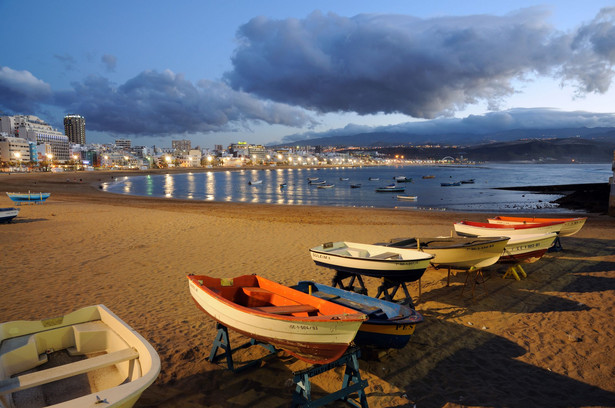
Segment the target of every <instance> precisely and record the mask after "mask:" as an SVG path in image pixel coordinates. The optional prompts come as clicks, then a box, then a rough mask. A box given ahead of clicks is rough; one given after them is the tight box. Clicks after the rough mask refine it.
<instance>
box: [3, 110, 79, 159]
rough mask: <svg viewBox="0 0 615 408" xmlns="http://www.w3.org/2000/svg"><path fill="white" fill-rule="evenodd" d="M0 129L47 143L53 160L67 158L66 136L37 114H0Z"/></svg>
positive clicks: (39, 142)
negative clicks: (0, 115)
mask: <svg viewBox="0 0 615 408" xmlns="http://www.w3.org/2000/svg"><path fill="white" fill-rule="evenodd" d="M0 131H1V132H6V133H8V134H9V136H14V137H20V138H23V139H26V140H27V141H29V142H33V143H36V144H37V145H48V146H49V149H50V152H49V153H50V154H52V155H53V160H54V161H55V160H57V161H60V162H64V161H66V160H68V159H69V141H68V137H67V136H66V135H64V134H62V133H61V132H60V131H58V130H57V129H54V128H52V127H51V126H50V125H49V124H47V123H45V122H44V121H43V120H42V119H41V118H39V117H37V116H34V115H15V116H2V117H0Z"/></svg>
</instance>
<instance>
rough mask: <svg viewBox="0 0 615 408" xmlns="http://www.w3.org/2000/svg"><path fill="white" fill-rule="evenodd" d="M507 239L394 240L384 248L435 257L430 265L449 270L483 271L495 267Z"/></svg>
mask: <svg viewBox="0 0 615 408" xmlns="http://www.w3.org/2000/svg"><path fill="white" fill-rule="evenodd" d="M508 241H509V237H475V238H462V237H429V238H395V239H392V240H391V241H390V242H389V243H387V244H383V245H386V246H387V247H394V248H413V249H418V250H419V251H423V252H426V253H428V254H431V255H433V256H434V258H433V259H432V260H431V264H432V265H435V266H436V267H439V268H440V267H444V268H452V269H469V268H472V267H474V268H477V269H479V268H485V267H487V266H490V265H493V264H494V263H496V262H497V261H498V260H499V259H500V256H501V255H502V252H503V251H504V248H505V247H506V244H507V243H508Z"/></svg>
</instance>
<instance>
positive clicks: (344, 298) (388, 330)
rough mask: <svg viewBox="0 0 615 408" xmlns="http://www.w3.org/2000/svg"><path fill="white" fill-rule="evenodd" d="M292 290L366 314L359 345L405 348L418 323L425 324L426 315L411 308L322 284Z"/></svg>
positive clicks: (357, 339)
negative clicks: (423, 322) (424, 317)
mask: <svg viewBox="0 0 615 408" xmlns="http://www.w3.org/2000/svg"><path fill="white" fill-rule="evenodd" d="M293 288H295V289H297V290H300V291H302V292H304V293H309V294H311V295H312V296H316V297H318V298H321V299H326V300H328V301H330V302H333V303H337V304H339V305H342V306H347V307H350V308H352V309H354V310H356V311H358V312H361V313H365V314H366V315H367V320H366V321H364V322H363V324H361V327H360V328H359V332H358V333H357V336H356V337H355V340H354V341H355V343H356V344H357V345H358V346H362V347H363V346H365V347H375V348H403V347H404V346H406V344H408V342H409V341H410V337H411V336H412V334H413V333H414V329H415V327H416V324H417V323H421V322H422V321H423V316H421V315H420V313H418V312H417V311H416V310H414V309H411V308H410V307H408V306H405V305H401V304H399V303H395V302H389V301H387V300H384V299H376V298H373V297H371V296H366V295H361V294H359V293H355V292H350V291H347V290H343V289H339V288H334V287H332V286H327V285H323V284H321V283H315V282H310V281H301V282H299V283H298V284H297V285H296V286H293Z"/></svg>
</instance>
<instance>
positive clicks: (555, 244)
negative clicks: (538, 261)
mask: <svg viewBox="0 0 615 408" xmlns="http://www.w3.org/2000/svg"><path fill="white" fill-rule="evenodd" d="M562 249H564V248H562V243H561V242H560V240H559V235H558V236H557V237H555V241H553V245H552V246H551V248H549V250H548V251H547V252H559V251H561V250H562Z"/></svg>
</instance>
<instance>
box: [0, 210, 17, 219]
mask: <svg viewBox="0 0 615 408" xmlns="http://www.w3.org/2000/svg"><path fill="white" fill-rule="evenodd" d="M17 214H19V208H14V207H8V208H0V222H11V220H12V219H13V218H15V217H17Z"/></svg>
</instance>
